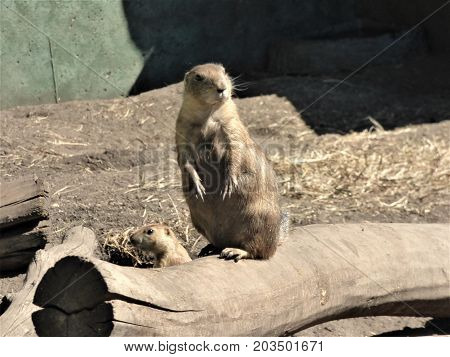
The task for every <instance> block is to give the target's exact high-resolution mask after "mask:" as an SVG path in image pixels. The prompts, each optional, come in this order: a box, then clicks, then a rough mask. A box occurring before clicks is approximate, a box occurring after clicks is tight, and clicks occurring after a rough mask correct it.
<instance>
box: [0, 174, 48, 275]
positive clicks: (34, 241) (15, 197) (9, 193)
mask: <svg viewBox="0 0 450 357" xmlns="http://www.w3.org/2000/svg"><path fill="white" fill-rule="evenodd" d="M47 198H48V192H47V189H46V187H45V184H44V183H43V182H42V180H39V179H37V178H35V177H26V178H22V179H19V180H15V181H12V182H1V183H0V271H12V270H18V269H22V268H25V267H27V266H28V264H29V263H30V261H31V259H32V258H33V256H34V253H35V252H36V250H38V249H41V248H43V247H44V246H45V243H46V239H45V238H46V232H47V225H46V224H45V222H41V221H43V220H46V219H47V218H48V210H47V207H46V203H47Z"/></svg>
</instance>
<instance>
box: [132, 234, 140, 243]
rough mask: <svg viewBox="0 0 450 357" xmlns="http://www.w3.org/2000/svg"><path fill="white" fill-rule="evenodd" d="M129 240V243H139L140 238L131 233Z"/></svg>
mask: <svg viewBox="0 0 450 357" xmlns="http://www.w3.org/2000/svg"><path fill="white" fill-rule="evenodd" d="M130 242H131V244H133V245H137V244H139V243H141V239H139V237H137V235H136V234H133V235H131V237H130Z"/></svg>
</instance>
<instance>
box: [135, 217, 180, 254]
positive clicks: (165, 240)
mask: <svg viewBox="0 0 450 357" xmlns="http://www.w3.org/2000/svg"><path fill="white" fill-rule="evenodd" d="M130 242H131V244H133V245H134V246H135V247H136V248H138V249H141V250H143V251H146V252H151V253H153V254H154V255H155V256H160V255H164V254H166V253H167V252H170V251H172V250H174V249H175V244H176V237H175V234H174V233H173V231H172V230H171V229H170V228H169V227H167V226H166V225H164V224H149V225H146V226H143V227H141V228H139V229H138V230H136V231H135V232H134V233H133V234H132V235H131V236H130Z"/></svg>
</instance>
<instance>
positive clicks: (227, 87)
mask: <svg viewBox="0 0 450 357" xmlns="http://www.w3.org/2000/svg"><path fill="white" fill-rule="evenodd" d="M232 90H233V83H232V81H231V78H230V77H229V76H228V74H227V73H226V71H225V68H224V67H223V66H222V65H221V64H215V63H206V64H201V65H198V66H195V67H194V68H192V69H191V70H190V71H188V72H187V73H186V75H185V77H184V91H185V94H186V95H190V96H191V97H193V98H195V99H197V100H198V101H199V102H201V103H202V104H206V105H215V104H220V103H223V102H225V101H227V100H228V99H230V98H231V94H232Z"/></svg>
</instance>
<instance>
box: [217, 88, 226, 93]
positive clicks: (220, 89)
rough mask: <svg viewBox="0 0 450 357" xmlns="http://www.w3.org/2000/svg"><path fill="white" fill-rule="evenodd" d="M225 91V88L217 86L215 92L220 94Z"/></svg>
mask: <svg viewBox="0 0 450 357" xmlns="http://www.w3.org/2000/svg"><path fill="white" fill-rule="evenodd" d="M223 92H225V88H217V93H219V94H222V93H223Z"/></svg>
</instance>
